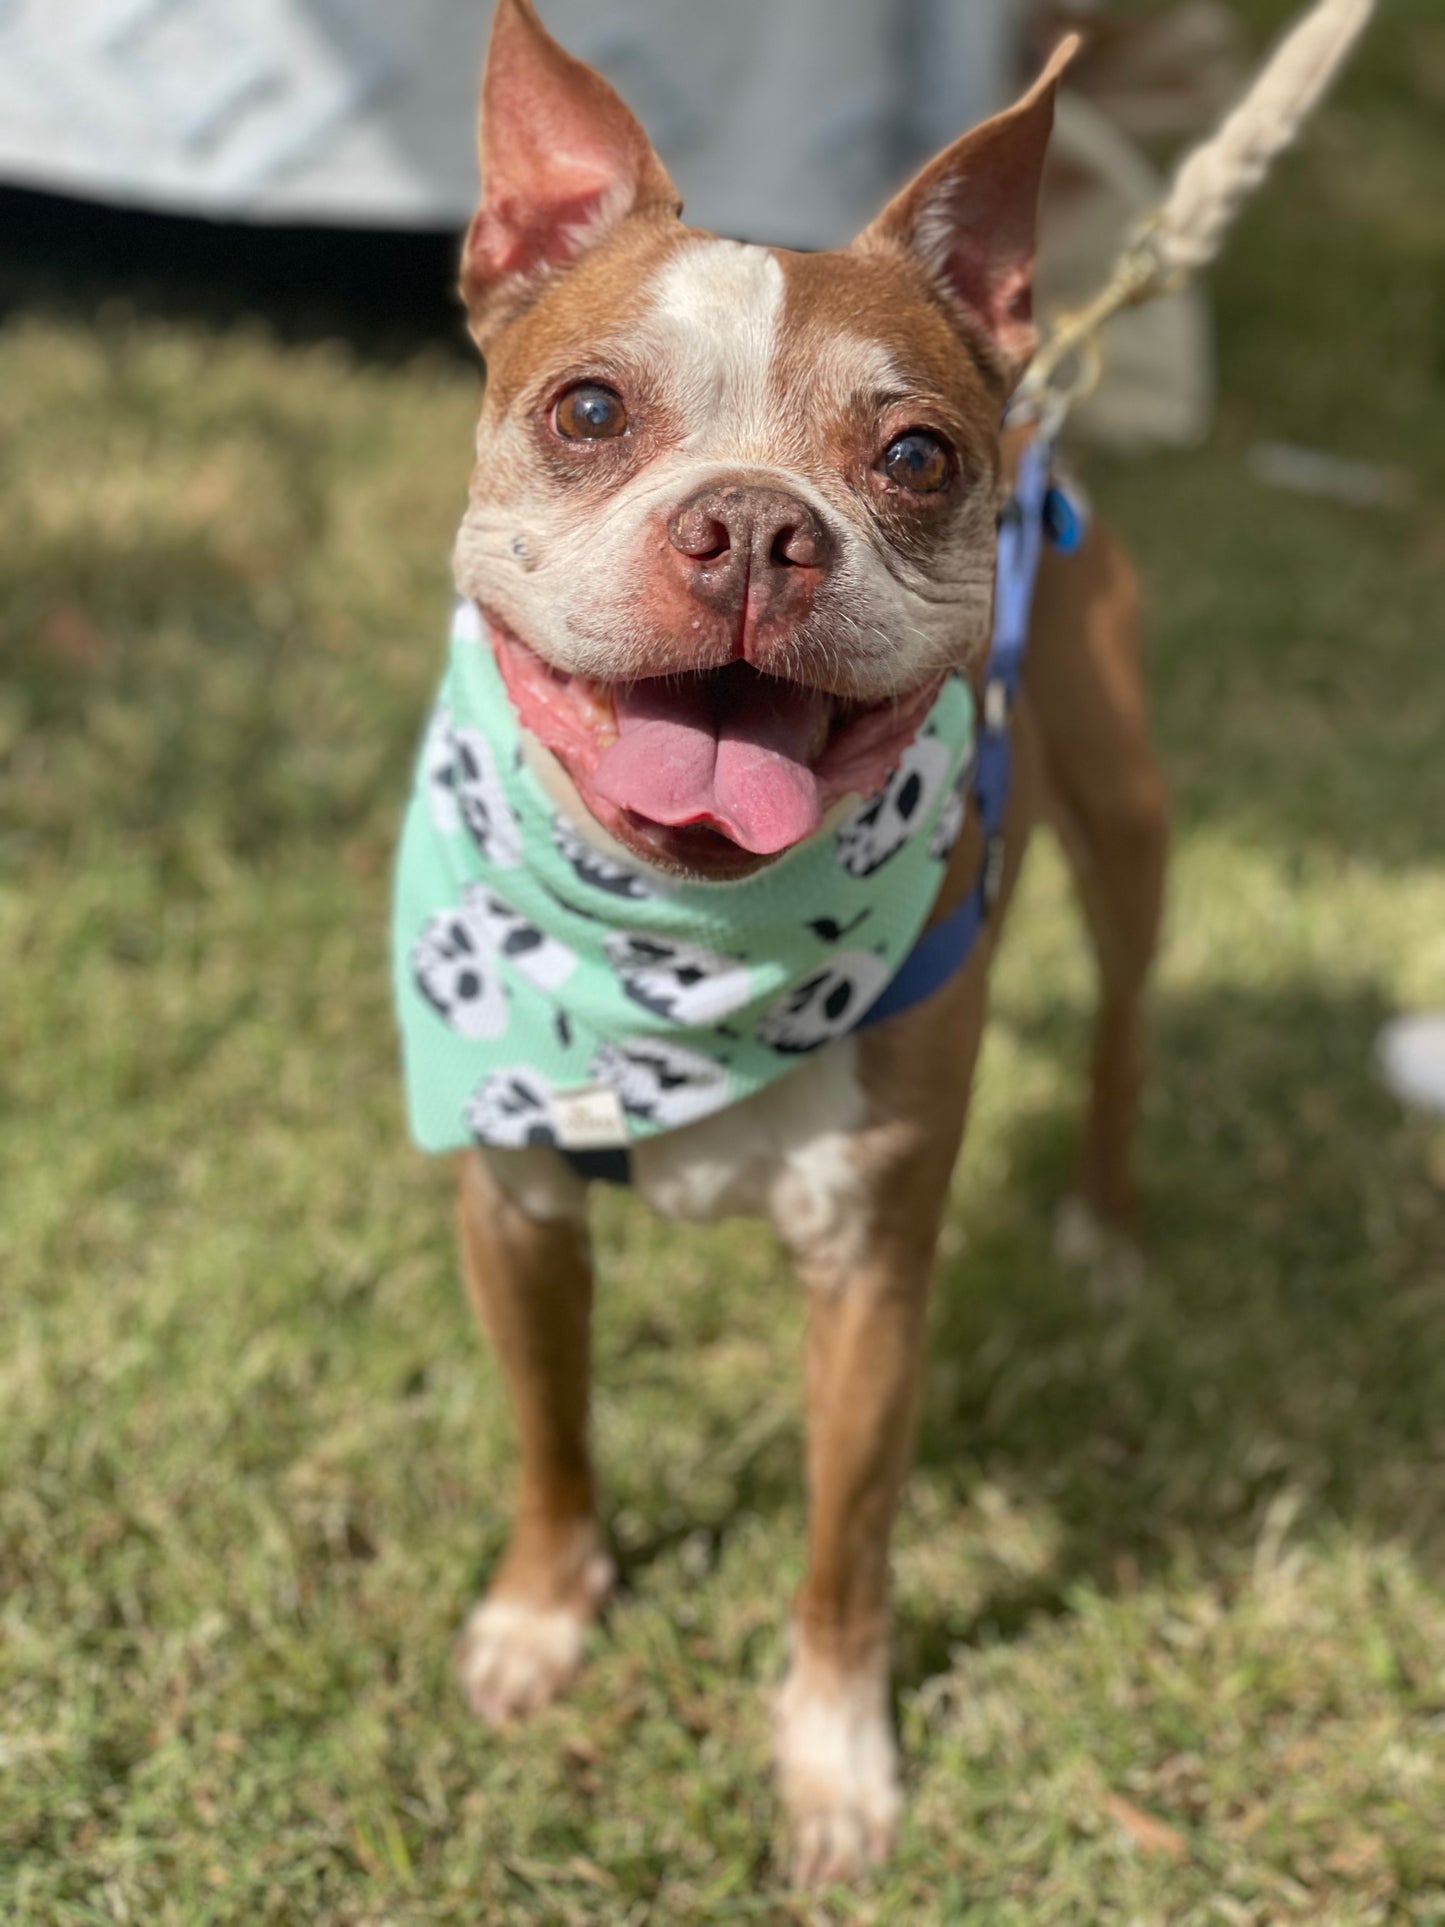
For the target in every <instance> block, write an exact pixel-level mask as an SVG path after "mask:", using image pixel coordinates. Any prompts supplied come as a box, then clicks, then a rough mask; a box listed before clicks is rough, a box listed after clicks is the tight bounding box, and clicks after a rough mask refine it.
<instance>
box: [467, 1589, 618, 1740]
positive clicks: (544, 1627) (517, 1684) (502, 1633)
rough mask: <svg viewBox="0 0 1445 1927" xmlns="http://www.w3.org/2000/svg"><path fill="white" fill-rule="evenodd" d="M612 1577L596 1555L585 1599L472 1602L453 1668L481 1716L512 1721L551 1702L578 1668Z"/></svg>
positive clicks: (491, 1722) (498, 1722)
mask: <svg viewBox="0 0 1445 1927" xmlns="http://www.w3.org/2000/svg"><path fill="white" fill-rule="evenodd" d="M612 1580H613V1569H612V1564H611V1561H610V1560H607V1559H603V1558H600V1557H599V1558H598V1559H596V1560H594V1561H593V1562H592V1565H591V1567H590V1569H589V1571H588V1573H587V1578H586V1586H585V1603H583V1604H579V1605H577V1606H570V1605H569V1606H532V1605H528V1604H527V1602H526V1601H525V1600H522V1599H515V1598H503V1599H483V1600H482V1601H481V1602H480V1604H478V1605H477V1606H475V1607H473V1609H472V1612H471V1615H470V1617H469V1618H468V1620H467V1623H466V1625H465V1627H464V1628H463V1630H462V1636H461V1639H460V1641H459V1642H458V1645H457V1673H458V1676H459V1678H460V1680H461V1686H462V1691H463V1693H464V1694H465V1695H466V1700H467V1704H468V1706H470V1708H471V1709H472V1711H473V1713H475V1714H476V1716H477V1718H478V1719H479V1720H482V1721H483V1722H485V1724H486V1725H488V1726H493V1727H507V1726H512V1725H515V1723H516V1722H517V1721H518V1720H524V1719H529V1718H530V1717H531V1716H532V1714H534V1713H540V1712H541V1710H542V1708H543V1707H544V1706H547V1705H550V1703H551V1702H552V1701H553V1700H554V1699H556V1697H557V1695H558V1694H559V1693H560V1692H562V1690H563V1689H564V1688H565V1687H566V1686H567V1685H569V1684H570V1682H571V1681H572V1680H573V1679H574V1678H575V1677H576V1674H577V1672H578V1670H579V1669H580V1667H581V1665H582V1654H583V1649H584V1647H585V1646H586V1643H587V1630H588V1628H589V1627H590V1625H591V1624H592V1621H593V1620H594V1619H595V1618H596V1616H597V1609H598V1607H599V1606H600V1605H601V1604H602V1601H603V1600H604V1599H605V1598H606V1596H607V1594H608V1593H609V1592H610V1590H611V1588H612Z"/></svg>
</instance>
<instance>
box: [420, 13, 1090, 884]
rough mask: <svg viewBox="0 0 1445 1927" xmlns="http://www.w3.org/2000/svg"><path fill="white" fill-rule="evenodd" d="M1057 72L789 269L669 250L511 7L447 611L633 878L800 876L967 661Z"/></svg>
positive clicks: (540, 33)
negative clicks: (813, 844)
mask: <svg viewBox="0 0 1445 1927" xmlns="http://www.w3.org/2000/svg"><path fill="white" fill-rule="evenodd" d="M1070 51H1071V48H1070V47H1069V46H1066V47H1065V48H1063V49H1061V50H1060V53H1059V54H1057V55H1056V56H1055V57H1054V59H1053V61H1052V62H1051V63H1050V66H1049V68H1048V70H1047V72H1046V73H1045V74H1044V75H1043V76H1042V78H1041V79H1040V80H1039V82H1038V83H1037V85H1036V86H1035V87H1034V88H1033V89H1032V91H1031V92H1030V93H1028V94H1027V95H1026V96H1025V97H1024V99H1023V100H1022V101H1020V102H1019V103H1018V105H1017V106H1015V107H1013V108H1011V109H1009V110H1008V111H1007V112H1006V113H1003V114H1000V115H998V116H997V117H996V118H995V119H993V120H990V121H987V122H985V123H984V125H982V126H981V127H978V128H976V129H975V130H974V131H973V132H972V133H970V134H966V135H964V136H963V138H962V139H961V140H959V141H957V142H956V143H955V144H954V145H953V146H952V147H950V148H948V149H947V150H946V151H945V152H944V153H943V154H941V155H940V156H939V157H938V158H937V159H936V160H934V161H933V162H932V163H931V164H930V165H929V166H928V167H926V168H925V169H924V170H923V172H922V173H921V174H920V175H919V176H918V177H917V179H916V180H914V181H913V182H912V183H911V185H910V186H908V187H907V188H905V189H904V190H903V192H902V193H901V194H899V195H898V196H897V198H896V199H894V200H893V201H892V202H891V203H890V204H889V205H888V206H887V207H886V208H885V209H884V210H883V212H882V214H880V215H879V216H878V218H877V219H876V220H875V221H874V222H873V223H872V224H871V225H870V226H869V227H868V228H866V229H865V230H864V232H863V233H862V234H861V235H859V237H858V239H857V240H856V241H854V242H853V244H852V245H851V246H850V247H848V248H845V249H841V250H837V251H833V252H829V253H820V254H797V253H791V252H789V251H787V250H785V249H779V248H768V247H758V246H751V245H745V244H743V243H741V242H737V241H727V240H720V239H718V238H717V237H715V236H713V235H710V234H706V233H703V232H701V231H700V230H698V229H695V228H689V227H686V226H684V224H683V223H682V221H681V220H680V219H679V214H680V203H679V200H678V196H677V193H676V190H675V189H674V188H673V185H672V183H671V181H670V180H669V179H668V175H667V171H666V169H665V168H664V167H663V165H662V162H661V161H660V160H659V159H658V157H657V155H656V154H655V153H654V152H653V150H652V148H651V146H650V145H649V143H648V140H647V137H646V135H645V134H644V133H643V131H642V129H641V127H640V126H639V125H638V123H637V122H636V120H635V119H634V118H633V117H632V115H631V114H630V113H629V112H628V110H627V108H626V107H625V106H624V105H623V104H622V102H621V101H620V100H619V99H618V97H617V96H616V94H615V93H613V91H612V89H611V88H610V87H609V86H608V85H607V83H606V82H605V81H604V80H602V78H601V77H600V76H599V75H598V74H596V73H594V72H593V71H592V70H591V69H590V68H588V67H586V66H584V65H583V64H582V63H581V62H579V61H576V60H574V59H572V58H571V57H570V56H569V55H568V54H566V53H564V52H563V50H562V49H561V48H560V47H559V46H557V44H556V43H555V41H553V40H552V39H551V38H550V37H549V36H548V35H547V34H546V32H545V31H544V30H543V28H542V26H541V25H540V23H539V22H538V20H537V17H536V15H535V13H534V11H533V9H532V6H531V4H530V0H500V4H499V6H498V8H497V13H496V20H495V25H494V27H493V32H492V42H491V48H490V51H489V54H488V59H487V69H486V75H485V79H484V82H483V93H482V116H481V135H480V145H481V162H482V177H483V194H482V202H481V206H480V207H479V209H478V211H477V213H476V216H475V217H474V219H473V221H472V223H471V227H470V229H469V231H468V234H467V240H466V245H465V251H464V255H463V261H462V291H463V295H464V297H465V300H466V303H467V309H468V313H469V316H470V321H471V327H472V332H473V334H474V335H475V337H476V340H477V342H478V345H479V346H480V347H481V349H482V351H483V353H484V354H485V356H486V362H487V385H486V392H485V397H484V400H483V405H482V413H481V421H480V425H479V427H478V431H477V462H476V467H475V469H474V471H473V474H472V482H471V492H470V500H469V503H468V507H467V513H466V516H465V518H464V520H463V523H462V527H461V531H460V534H459V536H458V541H457V551H456V574H457V584H458V587H459V589H460V590H461V592H462V593H463V594H464V595H466V596H469V597H470V598H471V599H472V600H474V601H475V602H476V603H477V604H478V606H479V607H480V609H481V610H482V612H483V615H484V616H485V618H486V621H487V624H488V626H489V630H490V635H491V639H492V643H493V646H494V647H495V649H496V651H497V656H498V660H499V663H500V666H501V669H502V673H503V676H504V678H505V680H506V684H507V688H508V690H509V692H510V695H511V698H512V701H513V703H514V705H515V706H516V709H517V711H518V715H519V717H520V719H521V721H522V723H523V724H524V726H525V727H527V728H528V729H530V730H531V731H532V732H533V733H534V734H535V735H536V736H537V737H538V738H540V740H541V741H542V742H543V743H544V744H545V745H546V746H547V747H548V748H549V749H551V750H552V751H553V752H554V753H555V754H556V755H557V756H558V757H559V758H560V760H561V761H562V763H563V764H564V766H565V767H566V769H567V771H568V773H569V775H570V776H571V778H572V780H573V782H574V783H575V785H576V786H577V789H578V791H579V792H580V794H581V796H582V799H583V801H584V802H585V803H586V805H587V807H588V808H589V809H590V810H591V811H592V813H593V814H594V816H595V817H596V818H597V819H598V821H599V822H600V823H601V824H602V825H603V827H604V828H605V829H607V830H608V831H610V832H611V833H612V834H613V835H614V836H615V837H617V838H618V839H620V840H621V841H622V842H623V843H625V844H626V845H628V846H629V848H631V849H632V850H634V851H635V852H636V853H637V854H639V855H641V856H642V857H644V858H645V859H648V860H649V861H651V862H654V863H660V864H662V865H664V866H666V867H671V868H674V869H680V870H683V871H685V872H690V873H692V874H694V875H706V876H711V877H719V878H721V877H728V876H738V875H743V874H746V873H747V872H748V871H750V870H752V869H756V868H757V867H758V866H759V865H760V864H761V863H764V862H766V861H767V860H768V859H769V858H771V857H773V856H775V855H777V854H778V853H780V852H781V851H783V850H785V849H788V848H790V847H791V846H792V845H793V844H795V843H797V842H799V841H800V840H801V839H802V838H804V837H806V836H808V835H809V834H811V832H812V831H813V830H815V829H816V828H817V827H818V825H819V823H820V822H821V820H822V818H823V815H824V814H825V813H826V811H827V810H828V808H829V807H830V805H831V804H832V803H833V802H834V801H836V800H837V798H839V797H840V796H842V795H845V794H848V793H850V792H851V793H857V794H860V795H864V796H867V795H871V794H872V793H873V792H875V791H876V790H877V789H878V788H879V787H880V785H881V784H882V783H883V781H884V780H885V778H886V776H887V774H888V772H889V770H890V769H891V768H893V767H894V766H895V765H896V764H897V762H898V759H899V757H900V755H901V754H902V752H903V751H904V749H905V748H906V747H907V745H908V743H909V741H910V740H911V738H912V736H913V735H914V733H915V731H916V730H917V728H918V725H919V723H920V722H921V721H922V719H923V717H924V715H925V714H926V713H927V711H928V709H929V707H930V705H931V703H932V701H933V699H934V697H935V695H936V694H937V691H938V689H939V687H940V685H941V683H942V681H943V679H944V677H945V676H946V675H947V674H948V673H949V672H950V671H952V670H954V669H956V668H958V667H960V666H966V665H967V664H969V663H970V662H972V661H974V660H976V658H977V656H978V654H979V652H980V651H982V650H983V648H984V647H985V645H986V642H987V636H988V629H989V622H990V616H991V609H992V601H993V572H994V554H995V535H996V517H997V512H998V508H999V503H1000V481H999V423H1000V417H1001V414H1002V410H1003V406H1004V403H1005V401H1006V400H1007V398H1008V396H1009V394H1010V392H1011V390H1012V388H1013V386H1014V384H1015V382H1016V381H1017V379H1018V377H1019V375H1020V373H1021V372H1022V370H1023V368H1024V366H1025V365H1026V364H1027V361H1028V358H1029V355H1030V354H1031V352H1032V349H1033V345H1034V332H1033V327H1032V324H1031V321H1030V318H1029V317H1030V300H1029V295H1030V280H1031V271H1032V260H1033V248H1034V214H1035V203H1036V199H1037V194H1038V183H1039V175H1040V170H1041V167H1042V164H1043V158H1044V150H1045V147H1046V145H1047V141H1048V136H1049V130H1050V127H1051V124H1052V120H1053V97H1054V90H1055V87H1056V85H1057V82H1058V77H1059V74H1060V72H1061V70H1062V67H1063V65H1064V64H1065V62H1066V60H1067V58H1068V54H1069V52H1070Z"/></svg>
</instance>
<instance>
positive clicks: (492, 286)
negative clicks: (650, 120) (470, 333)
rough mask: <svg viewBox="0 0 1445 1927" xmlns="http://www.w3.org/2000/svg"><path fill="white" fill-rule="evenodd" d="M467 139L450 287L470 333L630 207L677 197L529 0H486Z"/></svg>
mask: <svg viewBox="0 0 1445 1927" xmlns="http://www.w3.org/2000/svg"><path fill="white" fill-rule="evenodd" d="M477 144H478V150H479V154H480V158H481V169H482V200H481V205H480V207H479V208H478V209H477V211H476V213H475V214H474V215H473V217H472V223H471V226H470V227H469V228H468V230H467V238H466V241H465V243H464V245H463V249H462V297H463V299H464V300H465V302H466V304H467V309H468V312H469V313H470V315H471V319H472V325H473V328H474V329H475V330H476V331H477V333H478V335H479V336H480V335H482V334H484V333H490V332H491V331H492V330H494V329H495V327H496V326H497V325H498V323H499V322H500V321H501V320H503V319H505V317H506V314H507V313H508V312H510V311H511V310H512V309H513V308H514V307H516V306H518V305H520V304H521V302H522V301H524V300H525V299H526V298H527V297H528V295H529V294H530V293H532V292H533V291H534V289H535V284H536V283H537V282H538V281H539V280H540V279H541V278H542V277H543V276H545V275H546V273H547V272H548V271H549V270H550V269H553V268H557V267H560V266H563V265H565V264H566V263H567V262H569V261H572V260H574V259H575V258H576V257H577V256H578V255H580V254H582V253H583V252H585V250H586V249H587V248H589V247H590V246H592V245H593V243H594V242H596V241H599V240H600V239H601V238H602V236H603V235H604V234H606V233H608V232H609V231H610V230H611V229H612V228H614V227H615V226H616V225H617V223H618V222H619V221H621V220H622V219H623V218H624V217H625V216H626V215H628V214H631V213H632V212H633V211H634V210H635V209H637V208H641V207H650V206H659V207H665V208H667V209H669V210H670V211H671V212H672V213H673V214H677V213H679V212H680V211H681V208H682V202H681V200H680V199H679V197H678V193H677V190H676V188H675V187H674V186H673V184H672V182H671V181H670V180H669V179H668V176H667V169H666V168H665V167H664V166H663V164H662V162H661V161H660V160H659V159H658V158H657V155H656V154H655V153H654V152H653V150H652V147H651V145H650V143H649V142H648V139H647V136H646V134H644V133H643V131H642V129H641V127H640V126H639V125H638V123H637V121H636V120H635V119H634V118H633V116H632V114H631V113H629V111H628V110H627V108H626V107H624V106H623V104H622V102H621V101H620V100H619V99H618V97H617V95H616V94H615V93H614V92H613V90H612V89H611V87H609V86H608V84H607V82H606V81H605V80H604V79H603V78H602V76H601V75H600V74H598V73H594V72H593V70H592V68H590V67H588V66H586V65H585V64H584V63H583V62H582V61H580V60H574V59H573V58H572V56H571V54H569V53H565V52H564V51H563V50H562V48H561V47H559V46H558V45H557V43H556V41H555V40H554V39H553V38H552V36H551V35H550V34H549V33H548V32H547V30H546V28H545V27H543V25H542V23H541V21H540V20H539V19H538V18H537V14H536V10H535V9H534V7H533V6H532V0H498V5H497V11H496V15H495V17H494V19H493V21H492V38H491V43H490V45H489V46H488V49H487V65H486V72H485V74H484V75H483V77H482V112H481V123H480V126H479V128H478V135H477Z"/></svg>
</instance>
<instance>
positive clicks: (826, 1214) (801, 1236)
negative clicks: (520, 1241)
mask: <svg viewBox="0 0 1445 1927" xmlns="http://www.w3.org/2000/svg"><path fill="white" fill-rule="evenodd" d="M857 1059H858V1045H857V1043H856V1041H855V1040H854V1039H853V1038H851V1037H850V1038H844V1039H842V1040H840V1041H839V1042H838V1043H836V1044H833V1045H830V1046H829V1047H828V1048H827V1049H825V1050H822V1051H820V1052H818V1053H817V1055H816V1056H814V1057H812V1058H810V1059H809V1061H808V1062H807V1063H805V1064H802V1065H800V1066H799V1067H798V1069H797V1070H796V1071H794V1073H793V1074H792V1075H791V1076H790V1077H787V1078H785V1079H783V1080H782V1081H781V1082H780V1083H778V1084H776V1085H774V1086H772V1087H770V1088H769V1089H767V1090H763V1091H759V1092H756V1093H755V1094H754V1095H753V1096H751V1097H748V1098H744V1099H743V1100H742V1101H741V1102H740V1103H737V1104H734V1105H731V1106H729V1108H728V1109H727V1110H725V1111H720V1112H717V1113H715V1114H714V1115H712V1116H710V1117H705V1118H700V1119H698V1120H697V1121H696V1122H695V1123H692V1124H686V1125H683V1126H681V1127H679V1128H678V1129H677V1130H673V1131H668V1132H665V1133H663V1134H662V1135H660V1136H657V1137H653V1138H648V1139H645V1140H643V1141H642V1142H640V1143H637V1144H634V1146H633V1150H632V1188H633V1190H634V1191H635V1192H636V1193H637V1195H638V1196H639V1197H641V1198H642V1199H643V1201H644V1202H645V1203H647V1204H648V1205H650V1206H651V1207H652V1209H653V1210H655V1211H657V1212H658V1213H659V1214H660V1215H661V1216H663V1217H666V1218H673V1219H677V1220H679V1221H681V1222H685V1223H691V1224H706V1223H710V1222H712V1221H714V1220H716V1219H719V1218H731V1217H765V1218H768V1219H770V1220H771V1222H772V1223H773V1224H774V1225H775V1226H776V1227H777V1230H778V1231H779V1233H780V1235H781V1236H782V1237H783V1239H784V1241H785V1243H787V1244H789V1245H790V1246H792V1245H800V1244H805V1243H806V1244H814V1243H816V1242H818V1241H819V1240H823V1239H832V1238H844V1239H846V1238H848V1237H850V1236H851V1235H852V1231H853V1228H854V1226H855V1225H856V1224H857V1223H858V1222H859V1221H860V1213H861V1209H862V1185H861V1180H860V1175H859V1171H858V1167H857V1164H856V1162H855V1159H854V1155H853V1147H854V1143H855V1139H856V1134H857V1133H858V1132H859V1131H860V1130H861V1129H862V1127H863V1125H864V1124H865V1122H866V1120H867V1104H866V1100H865V1097H864V1093H863V1089H862V1085H861V1083H860V1082H859V1078H858V1069H857ZM485 1155H486V1157H487V1158H488V1160H489V1162H490V1163H491V1164H492V1167H493V1169H494V1170H495V1172H496V1174H497V1176H498V1178H499V1179H500V1181H501V1182H502V1184H503V1185H504V1186H505V1188H506V1189H507V1190H508V1191H509V1192H510V1193H511V1194H512V1195H513V1196H514V1197H515V1198H516V1200H517V1201H518V1203H519V1204H521V1205H522V1206H523V1208H524V1209H525V1210H527V1211H528V1212H530V1213H531V1215H533V1216H534V1217H542V1218H554V1219H555V1218H580V1217H581V1216H582V1215H583V1214H584V1211H585V1199H586V1192H585V1187H584V1186H583V1184H582V1183H581V1181H580V1180H579V1179H578V1178H577V1177H576V1176H575V1175H574V1174H573V1172H572V1171H571V1170H570V1169H569V1168H568V1167H567V1165H566V1164H564V1162H563V1161H562V1159H561V1158H560V1157H559V1156H558V1155H557V1153H556V1152H555V1151H553V1150H551V1149H549V1148H545V1147H542V1146H535V1147H529V1148H527V1149H523V1150H504V1149H496V1148H489V1149H488V1150H487V1151H486V1153H485Z"/></svg>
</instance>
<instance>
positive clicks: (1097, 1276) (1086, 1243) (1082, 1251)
mask: <svg viewBox="0 0 1445 1927" xmlns="http://www.w3.org/2000/svg"><path fill="white" fill-rule="evenodd" d="M1054 1256H1055V1258H1056V1259H1057V1260H1058V1261H1059V1263H1060V1264H1061V1265H1067V1266H1068V1267H1069V1268H1070V1270H1072V1271H1079V1272H1082V1273H1083V1274H1084V1276H1085V1277H1086V1279H1087V1280H1088V1287H1089V1296H1090V1298H1091V1299H1092V1300H1093V1301H1094V1303H1095V1304H1096V1305H1097V1306H1098V1307H1099V1308H1100V1309H1101V1310H1107V1309H1108V1308H1109V1307H1110V1306H1113V1305H1127V1304H1129V1303H1131V1302H1132V1300H1134V1299H1135V1298H1137V1297H1138V1296H1139V1294H1140V1292H1141V1291H1142V1290H1143V1289H1144V1284H1145V1280H1146V1277H1147V1273H1146V1271H1145V1269H1144V1257H1143V1253H1142V1252H1141V1251H1140V1250H1139V1247H1138V1245H1136V1244H1135V1242H1134V1240H1133V1239H1132V1238H1131V1237H1130V1236H1129V1234H1128V1232H1127V1231H1121V1230H1120V1229H1119V1227H1118V1226H1117V1225H1111V1224H1107V1223H1105V1221H1104V1220H1103V1219H1102V1218H1101V1217H1100V1216H1099V1214H1098V1213H1097V1212H1096V1211H1095V1210H1094V1207H1093V1206H1092V1205H1091V1204H1088V1203H1087V1202H1086V1201H1085V1200H1084V1199H1083V1198H1081V1197H1077V1196H1073V1197H1067V1198H1065V1199H1064V1201H1063V1203H1062V1204H1061V1205H1060V1206H1059V1211H1058V1216H1057V1217H1056V1218H1055V1220H1054Z"/></svg>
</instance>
